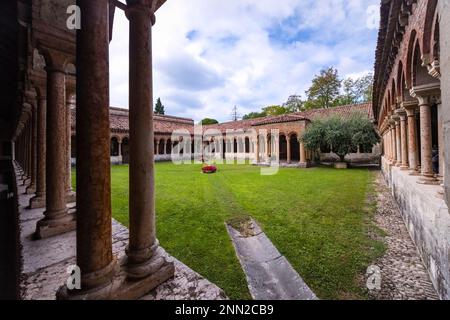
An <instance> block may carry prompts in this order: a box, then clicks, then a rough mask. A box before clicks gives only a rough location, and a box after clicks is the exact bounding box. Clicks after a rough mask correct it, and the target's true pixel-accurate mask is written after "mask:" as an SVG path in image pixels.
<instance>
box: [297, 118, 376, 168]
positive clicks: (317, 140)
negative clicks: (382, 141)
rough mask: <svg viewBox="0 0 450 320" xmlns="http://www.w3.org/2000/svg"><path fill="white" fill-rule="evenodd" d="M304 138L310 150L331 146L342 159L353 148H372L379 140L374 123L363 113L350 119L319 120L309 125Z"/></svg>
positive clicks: (342, 159)
mask: <svg viewBox="0 0 450 320" xmlns="http://www.w3.org/2000/svg"><path fill="white" fill-rule="evenodd" d="M302 139H303V141H304V143H305V146H306V147H307V148H308V149H310V150H317V149H319V148H321V147H322V146H331V147H332V149H333V152H334V153H336V154H337V155H338V156H339V158H340V159H341V161H344V158H345V156H346V155H347V154H348V153H350V151H351V150H352V149H357V148H358V146H364V147H365V148H371V147H373V146H374V145H375V144H376V143H378V141H379V137H378V135H377V133H376V131H375V127H374V125H373V123H372V122H371V121H370V120H369V119H368V118H367V117H365V116H364V115H363V114H361V113H354V114H353V115H352V116H351V117H349V118H348V119H344V118H342V117H339V116H332V117H329V118H326V119H321V120H317V121H315V122H313V123H312V124H310V125H309V126H308V128H307V129H306V132H305V133H304V135H303V137H302Z"/></svg>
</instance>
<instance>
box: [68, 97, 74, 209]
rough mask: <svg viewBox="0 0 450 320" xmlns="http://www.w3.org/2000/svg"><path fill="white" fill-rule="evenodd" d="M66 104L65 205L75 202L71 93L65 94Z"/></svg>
mask: <svg viewBox="0 0 450 320" xmlns="http://www.w3.org/2000/svg"><path fill="white" fill-rule="evenodd" d="M66 98H67V103H66V134H67V135H66V142H67V144H66V146H67V147H66V163H67V171H66V192H67V194H66V201H67V203H72V202H75V201H76V194H75V192H73V190H72V161H71V160H72V159H71V153H72V146H71V144H72V141H71V140H72V106H73V100H72V99H74V94H73V93H72V92H67V97H66Z"/></svg>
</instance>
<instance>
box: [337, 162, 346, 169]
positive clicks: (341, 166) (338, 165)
mask: <svg viewBox="0 0 450 320" xmlns="http://www.w3.org/2000/svg"><path fill="white" fill-rule="evenodd" d="M334 167H335V168H336V169H347V168H348V164H347V162H335V163H334Z"/></svg>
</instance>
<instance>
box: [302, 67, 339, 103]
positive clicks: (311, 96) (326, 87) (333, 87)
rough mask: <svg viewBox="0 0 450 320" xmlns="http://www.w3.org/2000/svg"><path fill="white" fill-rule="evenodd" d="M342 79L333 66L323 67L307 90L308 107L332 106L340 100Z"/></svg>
mask: <svg viewBox="0 0 450 320" xmlns="http://www.w3.org/2000/svg"><path fill="white" fill-rule="evenodd" d="M340 88H341V80H340V79H339V75H338V71H337V70H336V69H334V68H333V67H330V68H328V69H323V70H321V71H320V74H319V75H316V76H315V77H314V79H313V80H312V85H311V87H310V88H309V89H308V90H307V91H306V96H307V103H306V107H307V108H308V109H316V108H331V107H334V106H336V103H337V102H338V98H339V93H340Z"/></svg>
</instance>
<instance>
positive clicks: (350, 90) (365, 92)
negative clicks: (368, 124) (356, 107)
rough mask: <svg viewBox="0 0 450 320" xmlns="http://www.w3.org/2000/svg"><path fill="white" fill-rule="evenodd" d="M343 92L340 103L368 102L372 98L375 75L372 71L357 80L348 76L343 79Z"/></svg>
mask: <svg viewBox="0 0 450 320" xmlns="http://www.w3.org/2000/svg"><path fill="white" fill-rule="evenodd" d="M342 84H343V92H344V93H343V94H342V95H341V96H340V97H339V99H338V100H339V102H338V104H339V105H345V104H355V103H367V102H370V101H371V100H372V93H373V75H372V74H371V73H369V74H367V75H365V76H362V77H360V78H358V79H356V80H353V79H352V78H348V79H346V80H344V81H343V83H342Z"/></svg>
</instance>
